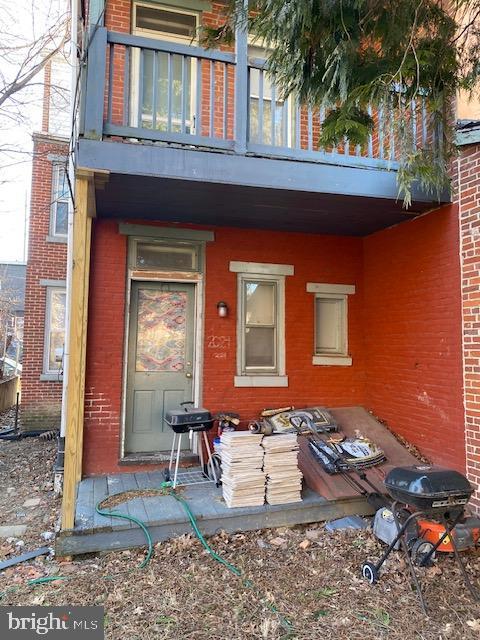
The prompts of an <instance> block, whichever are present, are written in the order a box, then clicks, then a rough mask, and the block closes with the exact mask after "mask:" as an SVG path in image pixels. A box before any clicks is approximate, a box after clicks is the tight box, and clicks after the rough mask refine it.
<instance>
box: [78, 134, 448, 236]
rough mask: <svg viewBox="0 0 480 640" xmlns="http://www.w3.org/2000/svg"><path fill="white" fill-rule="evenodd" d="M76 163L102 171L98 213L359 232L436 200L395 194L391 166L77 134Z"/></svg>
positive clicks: (422, 208) (410, 214)
mask: <svg viewBox="0 0 480 640" xmlns="http://www.w3.org/2000/svg"><path fill="white" fill-rule="evenodd" d="M77 160H78V163H77V166H78V167H80V168H82V169H88V170H91V171H93V172H94V171H95V170H97V171H102V172H108V180H107V181H106V183H105V184H104V185H102V188H101V189H97V192H96V206H97V215H98V216H99V217H105V218H128V219H142V220H162V221H166V222H167V221H168V222H178V223H196V224H202V225H217V226H218V225H219V226H232V227H242V228H264V229H275V230H280V231H299V232H307V233H323V234H335V235H351V236H366V235H369V234H371V233H374V232H375V231H378V230H380V229H384V228H387V227H390V226H392V225H395V224H398V223H400V222H404V221H406V220H411V219H412V218H413V217H415V216H417V215H420V214H422V213H424V212H426V211H428V210H430V209H434V208H436V207H438V206H439V203H436V202H432V201H431V200H429V199H426V198H425V197H424V196H423V195H422V194H421V193H420V192H419V191H418V190H414V193H413V203H412V207H411V208H410V209H409V210H408V211H405V210H404V209H403V208H402V203H401V202H400V201H398V200H397V185H396V171H394V170H391V171H390V170H388V169H385V168H383V169H382V168H378V167H368V166H356V167H353V166H347V165H345V164H342V162H345V159H344V158H343V157H342V156H341V155H339V156H338V164H333V163H314V162H300V161H293V160H281V159H273V158H258V157H250V156H239V155H236V154H231V153H221V152H213V151H207V150H203V151H201V150H198V149H184V148H177V147H168V146H164V145H162V146H159V145H152V144H140V143H127V142H123V143H122V142H113V141H108V142H107V141H92V140H80V143H79V148H78V159H77Z"/></svg>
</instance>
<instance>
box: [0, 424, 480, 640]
mask: <svg viewBox="0 0 480 640" xmlns="http://www.w3.org/2000/svg"><path fill="white" fill-rule="evenodd" d="M1 425H2V416H1V415H0V427H1ZM54 452H55V444H54V443H51V442H41V441H39V440H38V439H37V438H29V439H26V440H23V441H19V442H12V443H7V442H0V525H2V526H4V525H12V524H15V525H18V524H25V525H26V526H27V529H26V532H25V533H24V535H22V537H21V539H19V538H18V537H16V538H15V537H13V538H12V537H10V538H8V539H0V560H3V559H6V558H9V557H11V556H12V555H16V554H18V553H21V552H23V551H26V550H30V549H35V548H37V547H39V546H43V545H45V544H47V545H48V544H52V542H51V541H50V542H47V543H46V542H45V541H44V538H43V537H42V533H43V534H45V533H46V532H49V531H54V528H55V524H56V522H57V521H58V507H59V501H58V499H56V498H55V497H54V496H53V491H52V464H53V459H54ZM31 498H39V499H40V502H39V504H38V506H35V507H25V506H24V503H25V502H26V500H28V499H31ZM159 499H161V497H160V498H159ZM19 541H20V542H21V541H23V543H24V544H23V545H22V544H20V545H19V544H18V542H19ZM305 541H308V542H305ZM209 542H210V544H211V546H212V547H213V549H214V550H215V551H216V552H217V553H219V554H220V555H221V556H222V557H223V558H225V559H226V560H228V561H229V562H230V563H232V564H233V565H235V566H236V567H237V568H239V569H240V570H241V571H242V577H241V578H239V577H237V576H236V575H234V574H233V573H231V572H230V571H228V570H227V569H226V568H225V567H223V566H222V565H221V564H219V563H218V562H215V561H214V560H213V559H212V557H211V556H209V555H208V553H207V552H206V551H205V550H204V549H203V547H202V546H201V544H200V543H199V542H198V540H197V539H196V538H194V537H193V536H183V537H181V538H179V539H177V540H174V541H172V542H169V543H162V544H158V545H156V548H155V554H154V556H153V558H152V560H151V562H150V563H149V564H148V565H147V567H146V568H144V569H139V568H138V564H139V562H140V561H141V560H142V558H143V557H144V554H145V551H144V550H143V549H138V550H132V551H123V552H112V553H108V554H103V555H102V554H100V555H97V556H84V557H81V558H75V559H74V560H73V561H59V560H57V559H55V557H54V556H44V557H41V558H37V559H36V560H33V561H30V562H27V563H24V564H22V565H18V566H16V567H11V568H9V569H6V570H4V571H3V572H0V593H1V599H0V604H2V605H30V604H43V605H68V604H84V605H86V604H97V605H103V606H104V607H105V624H106V637H107V638H108V639H109V640H123V639H125V640H126V639H127V638H128V639H129V640H137V639H138V640H140V639H141V640H150V639H153V638H155V639H165V640H166V639H169V640H187V639H194V640H207V639H208V640H250V639H255V640H257V639H259V640H279V639H284V640H285V639H287V638H289V639H292V640H293V639H298V640H313V639H315V638H320V637H325V636H330V637H331V638H332V639H335V640H343V639H348V640H355V639H362V640H365V639H367V640H368V639H373V638H385V639H391V640H394V639H400V638H402V639H407V640H410V639H428V640H433V639H435V640H447V639H448V640H450V639H452V640H456V639H462V640H463V639H465V640H468V639H472V640H473V639H477V640H478V638H480V606H479V605H476V604H474V603H472V600H471V598H470V596H469V594H468V593H467V592H466V589H465V587H464V585H463V582H462V580H461V577H460V575H459V572H458V570H457V568H456V566H455V565H454V564H453V561H452V559H451V558H450V557H449V556H446V555H443V556H442V557H440V559H439V560H438V561H437V562H436V563H435V565H434V566H433V567H432V568H430V569H423V570H421V573H422V574H423V577H422V581H423V582H422V583H423V585H424V590H425V592H426V597H427V600H428V602H429V604H430V607H431V615H430V617H428V618H427V617H425V616H424V615H423V614H422V613H421V611H420V609H419V606H418V601H417V599H416V596H415V593H414V592H413V591H412V588H411V581H410V577H409V574H408V568H407V566H406V565H405V562H404V560H403V559H402V558H401V556H400V554H398V553H395V554H393V556H392V557H391V559H390V560H389V561H388V563H387V565H386V566H385V568H384V570H383V572H382V577H381V580H380V582H379V583H378V584H377V585H375V586H374V587H371V586H370V585H368V584H367V583H366V582H365V581H364V580H363V579H362V578H361V576H360V571H359V567H360V566H361V564H362V562H363V561H364V560H365V559H367V558H371V559H376V558H378V557H379V555H380V554H381V549H382V545H381V543H379V542H377V541H375V540H374V538H373V536H372V534H371V533H370V532H369V531H368V530H367V531H352V530H350V531H346V532H337V533H334V534H330V533H328V532H326V531H325V529H324V526H323V525H322V524H318V525H309V526H302V527H295V528H292V529H276V530H264V531H257V532H250V533H246V534H236V535H227V534H223V533H222V534H219V535H217V536H215V537H213V538H210V539H209ZM300 545H302V546H300ZM304 547H305V548H304ZM464 557H465V560H466V561H467V568H468V571H469V573H470V575H471V576H472V577H473V579H474V581H475V584H476V585H477V588H480V555H479V554H478V553H471V554H468V555H465V556H464ZM43 576H51V577H53V576H62V577H64V578H66V579H65V580H58V581H54V582H49V583H46V584H42V585H38V586H28V585H27V584H26V583H27V580H29V579H32V578H38V577H43Z"/></svg>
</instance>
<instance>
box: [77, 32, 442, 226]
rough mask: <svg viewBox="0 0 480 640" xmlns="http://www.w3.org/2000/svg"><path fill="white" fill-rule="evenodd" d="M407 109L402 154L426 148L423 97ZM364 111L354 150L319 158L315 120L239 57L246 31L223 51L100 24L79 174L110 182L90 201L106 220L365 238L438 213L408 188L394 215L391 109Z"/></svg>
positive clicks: (257, 64) (257, 66)
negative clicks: (367, 116) (360, 139)
mask: <svg viewBox="0 0 480 640" xmlns="http://www.w3.org/2000/svg"><path fill="white" fill-rule="evenodd" d="M410 110H411V118H410V122H411V127H412V144H413V145H414V146H415V147H416V146H421V145H424V144H425V143H426V142H427V141H428V140H429V139H430V137H431V135H432V132H431V131H430V129H429V117H428V114H427V110H426V108H425V104H424V103H423V101H422V99H421V98H419V99H418V100H417V101H415V102H412V104H411V105H410ZM371 114H372V117H373V118H374V122H375V129H374V132H373V134H372V135H371V137H370V139H369V141H368V144H367V145H365V147H359V146H355V147H354V146H352V145H351V144H349V142H348V140H345V141H344V142H343V144H341V145H339V146H338V147H336V148H322V147H321V146H320V145H319V136H320V132H321V129H322V122H323V120H324V117H325V112H324V111H323V110H321V109H320V110H315V109H312V108H308V107H305V106H303V105H300V104H298V103H297V102H296V101H295V99H294V98H293V97H289V98H288V99H286V100H283V99H282V97H281V95H280V93H279V91H278V89H277V87H276V86H275V82H274V80H273V79H272V78H271V77H269V76H268V74H267V73H266V71H265V61H264V60H260V59H254V58H251V57H248V49H247V38H246V34H243V36H242V35H240V36H239V35H238V34H237V45H236V52H235V53H231V52H226V51H220V50H205V49H202V48H199V47H194V46H186V45H182V44H177V43H172V42H165V41H160V40H156V39H150V38H144V37H139V36H133V35H129V34H123V33H122V34H121V33H114V32H109V31H107V30H106V29H105V28H99V29H98V30H97V31H96V32H95V34H94V37H93V38H92V41H91V44H90V47H89V53H88V64H87V68H86V73H85V74H84V78H83V92H82V109H81V118H80V137H79V140H78V149H77V165H78V166H79V167H81V168H86V169H90V170H99V171H104V172H108V173H109V176H110V177H109V180H108V182H107V184H106V186H105V187H104V188H102V189H101V190H98V192H97V213H99V214H100V215H103V216H107V217H118V216H123V217H125V216H129V217H131V218H134V217H142V218H146V219H148V218H152V219H155V218H158V217H159V216H167V218H168V219H169V220H171V221H178V222H199V223H205V224H218V223H219V220H221V221H222V223H223V224H229V225H238V226H258V225H259V224H262V225H263V226H265V227H266V228H277V229H289V230H298V231H306V230H308V231H317V232H324V233H346V234H347V233H348V234H351V235H365V234H367V233H371V232H373V231H375V230H377V229H380V228H384V227H386V226H390V225H392V224H396V223H397V222H401V221H402V220H405V219H410V218H412V217H414V216H415V215H418V214H420V213H423V212H424V211H426V210H428V209H431V208H433V207H434V206H438V203H432V201H431V198H429V197H427V196H426V195H425V194H424V193H422V191H421V190H420V189H419V188H415V189H414V192H413V204H412V207H411V208H410V209H409V210H408V212H407V211H404V210H402V206H401V203H400V202H398V201H397V185H396V173H397V167H398V165H397V149H398V141H397V140H396V134H395V127H394V118H395V112H394V110H393V108H390V107H386V108H385V109H381V110H378V111H374V110H373V109H372V110H371ZM159 193H161V195H162V197H161V202H162V207H161V210H160V208H159V198H158V195H159ZM447 199H448V195H446V197H445V200H447ZM192 204H194V205H195V213H194V216H193V217H192V215H193V214H192ZM226 204H228V207H226V206H225V205H226Z"/></svg>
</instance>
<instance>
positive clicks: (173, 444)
mask: <svg viewBox="0 0 480 640" xmlns="http://www.w3.org/2000/svg"><path fill="white" fill-rule="evenodd" d="M176 443H177V434H176V433H175V432H173V441H172V450H171V451H170V462H169V464H168V471H169V473H170V474H171V473H172V466H173V452H174V451H175V445H176Z"/></svg>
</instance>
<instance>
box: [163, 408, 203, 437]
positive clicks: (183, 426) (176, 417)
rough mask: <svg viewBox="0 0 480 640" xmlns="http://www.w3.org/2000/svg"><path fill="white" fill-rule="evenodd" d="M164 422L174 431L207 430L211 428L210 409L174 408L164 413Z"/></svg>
mask: <svg viewBox="0 0 480 640" xmlns="http://www.w3.org/2000/svg"><path fill="white" fill-rule="evenodd" d="M165 422H166V423H167V424H168V426H169V427H170V428H171V429H172V430H173V431H174V432H175V433H187V432H188V431H208V430H209V429H211V428H212V425H213V418H212V414H211V413H210V411H207V409H202V408H200V407H187V406H184V407H183V409H175V410H173V411H167V412H166V413H165Z"/></svg>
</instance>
